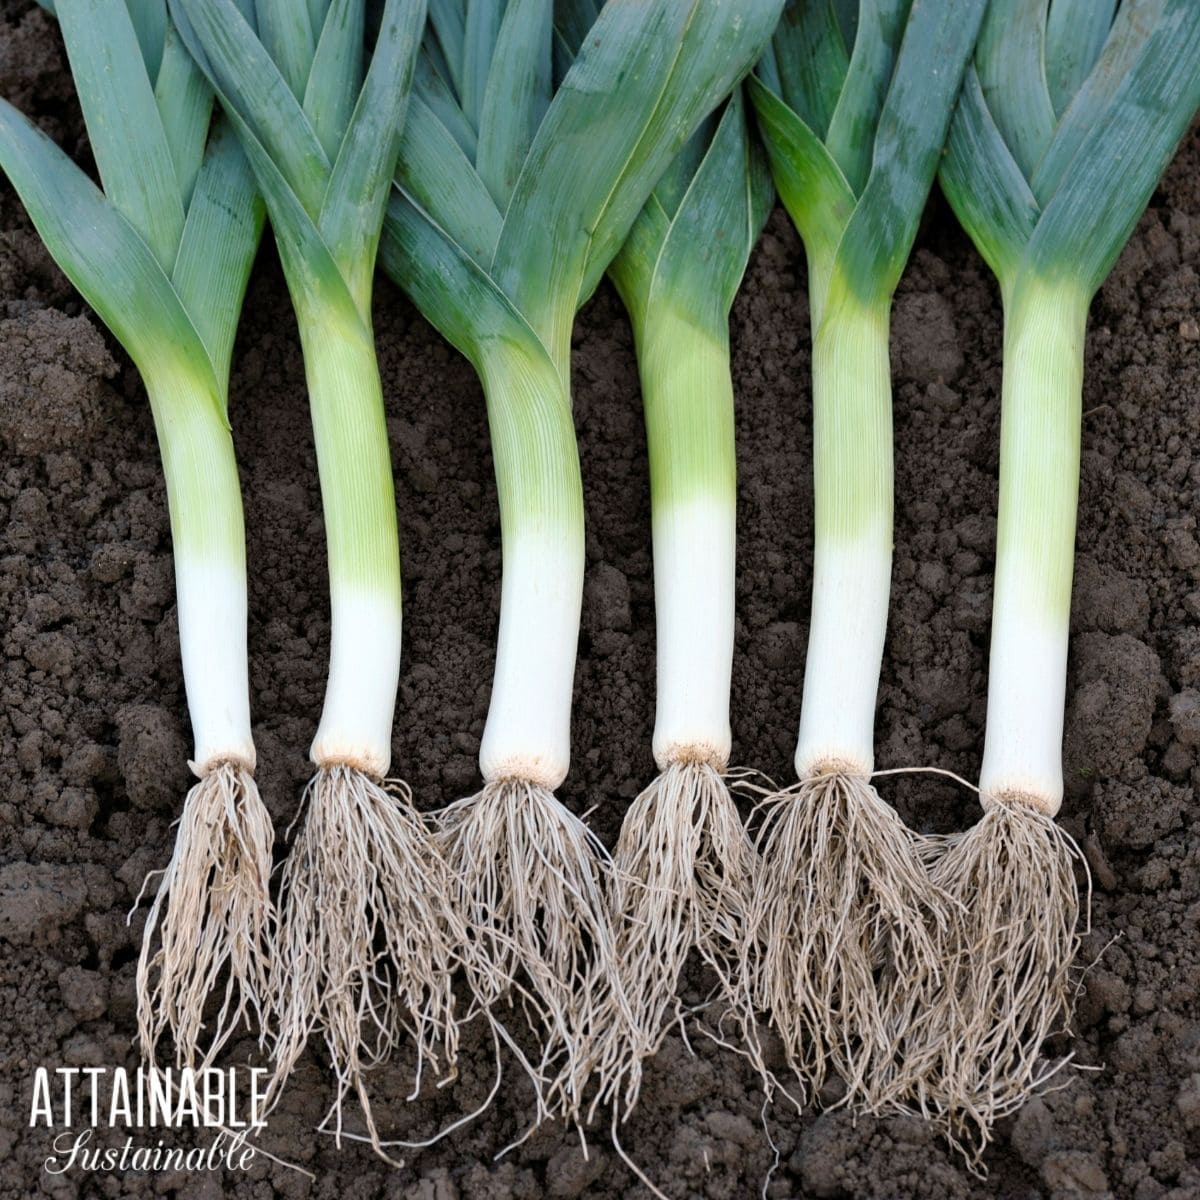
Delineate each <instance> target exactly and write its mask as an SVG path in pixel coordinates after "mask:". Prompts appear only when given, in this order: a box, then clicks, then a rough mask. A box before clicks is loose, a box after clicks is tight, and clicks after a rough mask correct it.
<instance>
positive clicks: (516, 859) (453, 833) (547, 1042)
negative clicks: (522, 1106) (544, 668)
mask: <svg viewBox="0 0 1200 1200" xmlns="http://www.w3.org/2000/svg"><path fill="white" fill-rule="evenodd" d="M434 819H435V821H436V822H437V831H438V832H437V837H438V842H439V845H440V847H441V849H442V852H443V854H444V856H445V859H446V862H447V864H448V866H449V869H450V877H451V879H452V881H453V887H454V893H455V903H456V906H457V908H458V911H459V915H460V917H461V919H462V921H463V922H464V924H465V925H466V927H467V929H468V930H469V931H470V937H471V938H472V942H473V951H474V960H475V961H474V962H472V963H470V964H468V970H467V978H468V980H469V982H470V985H471V989H472V991H473V992H474V994H475V996H476V998H477V1000H478V1002H479V1003H480V1005H481V1006H482V1007H484V1008H492V1007H493V1006H494V1005H495V1003H496V1001H498V1000H499V999H500V998H501V997H502V996H504V995H505V994H510V995H512V996H515V997H517V998H518V999H519V1002H520V1007H521V1009H522V1010H523V1012H524V1013H525V1016H526V1019H527V1021H528V1023H529V1025H530V1026H531V1027H532V1028H533V1030H534V1031H535V1035H536V1037H537V1038H538V1042H539V1046H538V1056H539V1057H538V1058H537V1060H536V1061H533V1060H529V1059H524V1058H523V1066H524V1067H525V1070H526V1071H527V1073H528V1074H529V1076H530V1079H531V1080H532V1082H533V1084H534V1087H535V1090H536V1092H537V1105H538V1116H537V1121H538V1122H540V1121H541V1120H543V1119H545V1118H546V1117H552V1116H559V1117H562V1118H564V1119H566V1120H568V1121H574V1122H577V1123H579V1122H581V1121H582V1120H583V1119H584V1118H583V1107H584V1102H585V1092H586V1091H587V1089H588V1087H589V1084H591V1083H592V1082H595V1083H597V1084H598V1087H599V1090H600V1091H601V1092H605V1091H608V1090H610V1088H611V1085H610V1084H609V1083H608V1079H609V1076H610V1074H611V1073H612V1072H613V1071H614V1070H616V1069H617V1067H618V1066H619V1063H616V1062H614V1061H611V1060H610V1058H609V1057H608V1056H607V1055H606V1052H605V1050H604V1049H603V1048H605V1047H610V1046H611V1045H612V1042H613V1039H612V1037H611V1036H610V1033H609V1030H610V1028H611V1023H612V1022H621V1021H628V1019H629V1017H628V1005H627V1004H626V1003H625V1001H624V997H623V995H622V993H621V989H620V983H619V980H618V978H617V972H616V966H615V954H616V938H615V935H614V932H613V927H612V921H611V918H610V915H609V911H608V907H607V902H606V893H607V890H608V888H609V887H610V886H611V881H612V877H613V865H612V860H611V858H610V856H609V854H608V852H607V850H605V848H604V846H603V845H602V844H601V843H600V842H599V841H598V840H597V839H596V837H595V835H594V834H592V833H591V832H590V831H589V830H588V828H587V826H586V825H585V824H584V823H583V822H582V821H581V820H580V819H579V818H578V817H576V816H575V815H574V814H572V813H571V812H570V811H569V810H567V809H566V808H565V807H564V806H563V805H562V804H561V803H559V801H558V800H557V799H556V798H555V796H554V794H553V792H551V791H550V790H549V789H548V788H546V787H543V786H541V785H539V784H537V783H533V782H531V781H528V780H522V779H516V778H507V779H498V780H494V781H491V782H488V783H487V784H485V786H484V787H483V789H482V791H480V792H477V793H476V794H475V795H474V796H469V797H467V798H466V799H463V800H459V801H457V802H456V803H454V804H452V805H450V806H449V807H448V808H446V809H443V810H442V811H441V812H440V813H438V814H436V816H435V818H434ZM491 1019H492V1020H493V1021H494V1022H495V1024H496V1025H497V1026H498V1027H499V1028H500V1030H501V1032H502V1034H503V1036H504V1037H505V1040H506V1041H507V1042H508V1044H509V1045H510V1047H512V1048H513V1049H514V1050H515V1049H516V1046H517V1042H516V1040H515V1039H514V1038H513V1037H512V1036H511V1033H509V1032H507V1031H504V1030H503V1025H502V1023H501V1022H499V1020H498V1019H497V1018H496V1017H495V1014H494V1011H493V1013H492V1018H491Z"/></svg>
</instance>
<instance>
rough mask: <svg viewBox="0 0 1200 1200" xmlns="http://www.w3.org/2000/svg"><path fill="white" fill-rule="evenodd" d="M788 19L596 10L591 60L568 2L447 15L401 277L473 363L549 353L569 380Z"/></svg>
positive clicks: (669, 3)
mask: <svg viewBox="0 0 1200 1200" xmlns="http://www.w3.org/2000/svg"><path fill="white" fill-rule="evenodd" d="M558 7H559V14H558V15H559V16H560V17H561V16H562V14H563V11H564V9H566V8H568V7H569V6H565V5H562V4H560V5H559V6H558ZM779 9H780V0H686V2H684V3H680V2H678V0H609V2H608V3H607V4H606V5H605V6H604V8H603V10H602V11H601V12H600V14H599V16H598V17H596V19H595V21H594V23H593V22H592V21H591V20H590V19H589V18H590V17H591V15H592V14H591V13H590V12H587V11H586V10H585V9H584V8H583V7H582V6H580V7H577V9H576V10H575V11H576V14H577V15H578V16H579V36H578V42H577V45H578V48H579V53H578V57H574V54H573V51H574V49H575V47H574V46H572V47H570V50H571V53H570V54H566V55H564V44H563V43H562V41H561V39H562V37H563V32H562V25H561V24H560V28H559V32H558V34H557V38H558V44H556V33H555V19H556V12H555V5H554V4H553V3H552V2H551V0H508V3H507V4H501V3H497V2H496V0H433V2H432V3H431V5H430V22H429V28H428V31H427V34H426V39H425V42H424V45H423V47H422V54H421V58H420V61H419V64H418V68H417V82H416V86H415V89H414V91H415V94H414V99H413V104H412V111H411V112H410V114H409V121H408V123H407V125H406V127H405V131H404V138H403V141H402V144H401V150H400V163H399V167H398V171H397V180H396V182H397V192H396V194H395V196H394V197H393V200H392V202H391V205H390V208H389V216H388V222H387V226H386V228H385V240H384V245H383V248H382V256H383V262H384V265H385V267H386V268H387V269H388V271H389V273H391V274H392V275H393V276H394V277H395V278H396V279H397V280H398V282H400V283H401V285H402V286H403V287H405V288H406V290H408V291H409V292H410V294H411V295H413V297H414V298H415V299H416V301H417V303H418V304H419V305H420V307H421V308H422V309H423V311H424V312H425V313H426V315H427V316H428V317H429V319H430V320H431V321H433V323H434V324H435V325H437V326H438V328H439V329H440V330H441V331H442V333H443V334H444V335H445V336H446V337H447V338H448V339H449V340H450V341H451V342H453V343H454V344H455V345H457V346H458V347H459V348H460V349H461V350H463V352H464V353H466V354H467V355H468V357H471V358H472V359H474V360H476V361H477V362H478V357H479V350H480V345H481V343H482V341H484V340H487V339H492V338H505V339H510V340H520V341H522V342H523V343H525V344H526V346H527V348H528V345H529V341H530V339H531V338H532V339H533V340H534V345H535V346H536V345H537V343H540V346H541V352H542V353H543V354H544V355H546V356H548V357H549V360H550V362H551V363H552V364H553V366H554V369H555V370H556V371H557V372H558V373H559V375H560V377H561V378H562V379H563V380H565V378H566V375H567V368H568V356H569V346H570V329H571V324H572V321H573V319H574V315H575V312H576V310H577V308H578V307H579V305H581V304H582V303H583V302H584V301H585V300H586V299H587V297H588V296H589V295H590V294H591V292H592V291H593V290H594V289H595V287H596V285H597V283H598V282H599V280H600V278H601V277H602V276H603V274H604V271H605V270H606V269H607V267H608V264H609V262H610V261H611V259H612V257H613V255H614V254H615V253H616V251H617V250H618V248H619V247H620V246H621V244H622V243H623V241H624V240H625V237H626V235H627V234H628V232H629V229H630V227H631V226H632V224H633V222H634V220H635V219H636V217H637V215H638V212H639V211H640V210H641V208H642V206H643V204H644V203H645V202H646V200H647V198H648V196H649V195H650V192H651V190H652V189H653V187H654V185H655V183H656V182H657V180H658V179H659V177H660V176H661V175H662V173H663V171H664V170H665V169H666V168H667V166H668V165H669V164H670V162H671V160H672V159H673V157H674V156H675V155H676V154H677V153H679V151H680V150H681V148H682V147H683V145H684V143H685V142H686V141H687V139H688V138H689V137H690V136H691V134H692V133H693V131H694V130H695V129H696V128H697V126H698V125H699V123H700V122H701V120H702V119H703V118H704V117H705V115H706V114H707V113H709V112H710V111H711V110H712V109H713V108H714V107H715V106H716V105H717V104H718V103H719V102H720V100H721V99H722V97H723V96H725V95H726V94H727V93H728V92H729V91H730V90H731V89H732V88H733V86H734V85H735V84H736V83H737V81H738V79H739V78H740V77H741V76H742V75H743V74H744V72H745V71H746V70H747V69H748V67H749V65H750V64H751V62H752V61H753V60H754V58H755V56H756V55H757V54H758V53H759V52H760V51H761V49H762V47H763V45H764V44H765V43H766V40H767V38H768V37H769V35H770V31H771V28H772V26H773V24H774V22H775V19H776V17H777V16H778V13H779ZM572 60H573V61H572ZM556 80H557V86H555V83H556ZM563 390H564V394H565V392H566V389H565V387H564V389H563Z"/></svg>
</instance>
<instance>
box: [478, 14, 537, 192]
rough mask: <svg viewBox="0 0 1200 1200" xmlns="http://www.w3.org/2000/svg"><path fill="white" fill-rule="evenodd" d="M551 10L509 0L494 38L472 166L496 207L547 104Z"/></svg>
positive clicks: (513, 182)
mask: <svg viewBox="0 0 1200 1200" xmlns="http://www.w3.org/2000/svg"><path fill="white" fill-rule="evenodd" d="M553 9H554V0H509V4H508V8H507V9H506V11H505V14H504V20H503V21H502V22H501V25H500V31H499V34H498V35H497V38H496V48H495V57H494V58H493V59H492V64H491V69H490V70H489V72H488V77H487V89H486V91H485V93H484V101H483V108H482V111H481V113H480V118H479V149H478V154H477V155H476V159H475V165H476V169H477V170H478V172H479V176H480V178H481V179H482V180H483V182H484V183H485V184H486V185H487V189H488V191H489V192H491V194H492V198H493V199H494V200H495V202H496V205H497V207H498V208H500V209H501V211H503V210H504V209H505V208H507V207H508V200H509V197H510V196H511V195H512V190H513V188H514V187H515V186H516V182H517V177H518V175H520V173H521V164H522V163H524V161H525V156H526V154H527V153H528V152H529V146H530V143H531V142H532V141H533V137H534V134H535V133H536V132H537V128H538V126H539V125H540V124H541V121H542V117H543V116H545V113H546V109H547V108H548V107H549V104H550V88H551V74H550V62H551V41H552V20H551V18H552V14H553Z"/></svg>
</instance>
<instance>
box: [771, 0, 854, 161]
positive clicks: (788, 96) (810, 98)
mask: <svg viewBox="0 0 1200 1200" xmlns="http://www.w3.org/2000/svg"><path fill="white" fill-rule="evenodd" d="M774 43H775V61H776V63H777V65H778V69H779V82H780V84H781V86H782V88H783V91H782V92H781V93H780V94H781V97H782V99H783V101H784V103H785V104H787V106H788V107H789V108H790V109H791V110H792V111H793V112H795V113H798V114H799V115H800V118H801V120H802V121H804V123H805V124H806V125H807V126H808V127H809V128H810V129H811V130H813V132H814V133H815V134H816V135H817V137H819V138H821V139H822V140H824V138H825V134H826V133H827V132H828V130H829V122H830V121H832V120H833V114H834V111H835V109H836V108H837V102H838V96H839V95H840V94H841V91H842V83H843V81H844V80H845V78H846V72H847V71H848V70H849V67H850V57H849V54H848V52H847V49H846V43H845V42H844V41H843V38H842V27H841V23H840V21H839V19H838V14H837V12H836V10H835V7H834V0H789V3H788V4H787V6H786V8H785V9H784V13H783V18H782V19H781V20H780V22H779V28H778V29H776V31H775V38H774Z"/></svg>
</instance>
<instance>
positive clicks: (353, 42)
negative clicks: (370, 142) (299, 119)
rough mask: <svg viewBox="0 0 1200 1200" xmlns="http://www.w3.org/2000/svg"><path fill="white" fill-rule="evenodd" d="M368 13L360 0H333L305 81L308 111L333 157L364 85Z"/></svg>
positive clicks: (306, 107)
mask: <svg viewBox="0 0 1200 1200" xmlns="http://www.w3.org/2000/svg"><path fill="white" fill-rule="evenodd" d="M363 17H364V12H363V6H362V4H361V3H359V2H358V0H333V4H332V5H330V8H329V19H328V20H327V21H326V22H325V24H324V26H321V27H319V28H320V36H319V40H318V42H317V49H316V53H315V54H314V55H313V61H312V69H311V70H310V71H309V73H308V79H307V80H306V82H305V84H304V111H305V112H306V113H307V114H308V117H309V120H310V121H312V125H313V129H314V131H315V132H316V135H317V138H318V139H319V140H320V143H321V146H322V147H323V148H324V150H325V153H326V155H327V156H328V158H329V159H330V161H332V160H333V158H334V156H335V155H336V154H337V151H338V147H339V146H340V145H341V144H342V138H344V137H345V136H346V129H347V127H348V126H349V124H350V116H351V114H352V113H353V112H354V102H355V100H356V99H357V98H358V93H359V91H360V89H361V88H362V83H363V81H362V47H363V37H364V28H363V27H364V24H365V22H364V20H363Z"/></svg>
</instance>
